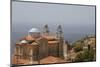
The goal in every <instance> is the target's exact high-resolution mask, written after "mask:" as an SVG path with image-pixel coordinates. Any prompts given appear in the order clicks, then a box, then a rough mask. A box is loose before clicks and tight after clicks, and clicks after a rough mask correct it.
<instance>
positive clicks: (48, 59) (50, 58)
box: [40, 56, 66, 64]
mask: <svg viewBox="0 0 100 67" xmlns="http://www.w3.org/2000/svg"><path fill="white" fill-rule="evenodd" d="M40 62H41V64H48V63H60V62H66V61H65V60H63V59H61V58H59V57H53V56H48V57H46V58H44V59H41V60H40Z"/></svg>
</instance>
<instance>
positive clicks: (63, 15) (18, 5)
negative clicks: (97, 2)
mask: <svg viewBox="0 0 100 67" xmlns="http://www.w3.org/2000/svg"><path fill="white" fill-rule="evenodd" d="M45 24H48V26H49V28H50V31H51V32H56V28H57V26H58V25H59V24H60V25H62V28H63V32H64V38H65V39H66V40H69V41H74V40H76V39H79V38H81V37H82V36H85V35H86V34H95V7H94V6H76V5H60V4H46V3H29V2H12V44H13V43H15V42H16V40H18V39H20V38H21V37H23V36H25V35H27V34H28V31H29V29H31V28H38V29H39V30H40V31H42V30H43V29H42V28H43V26H44V25H45Z"/></svg>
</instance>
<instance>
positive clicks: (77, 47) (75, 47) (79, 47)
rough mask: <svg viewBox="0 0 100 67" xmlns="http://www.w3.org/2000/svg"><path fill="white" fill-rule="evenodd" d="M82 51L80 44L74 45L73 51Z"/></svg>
mask: <svg viewBox="0 0 100 67" xmlns="http://www.w3.org/2000/svg"><path fill="white" fill-rule="evenodd" d="M82 50H83V46H82V44H81V43H79V44H75V46H74V51H75V52H79V51H82Z"/></svg>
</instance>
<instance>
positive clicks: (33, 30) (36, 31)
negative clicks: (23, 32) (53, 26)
mask: <svg viewBox="0 0 100 67" xmlns="http://www.w3.org/2000/svg"><path fill="white" fill-rule="evenodd" d="M29 32H33V33H40V31H39V30H38V29H37V28H32V29H30V30H29Z"/></svg>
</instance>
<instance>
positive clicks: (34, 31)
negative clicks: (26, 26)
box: [28, 28, 40, 38]
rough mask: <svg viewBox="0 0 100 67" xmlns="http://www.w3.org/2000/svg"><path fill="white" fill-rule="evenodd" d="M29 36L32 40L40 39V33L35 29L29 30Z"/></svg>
mask: <svg viewBox="0 0 100 67" xmlns="http://www.w3.org/2000/svg"><path fill="white" fill-rule="evenodd" d="M28 33H29V35H31V36H32V37H33V38H39V37H40V31H39V30H38V29H37V28H32V29H30V30H29V32H28Z"/></svg>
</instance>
